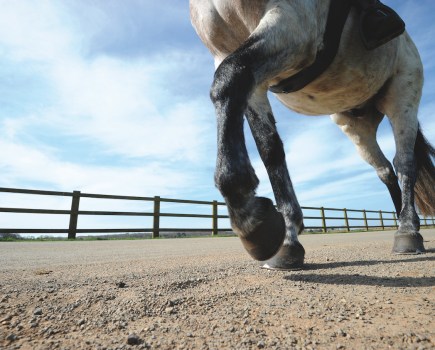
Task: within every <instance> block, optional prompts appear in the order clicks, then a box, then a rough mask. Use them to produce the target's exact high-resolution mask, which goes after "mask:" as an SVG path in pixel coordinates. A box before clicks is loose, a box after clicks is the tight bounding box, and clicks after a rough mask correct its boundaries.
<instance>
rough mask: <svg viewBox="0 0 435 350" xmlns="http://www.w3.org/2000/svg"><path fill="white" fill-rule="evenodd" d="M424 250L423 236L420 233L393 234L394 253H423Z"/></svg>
mask: <svg viewBox="0 0 435 350" xmlns="http://www.w3.org/2000/svg"><path fill="white" fill-rule="evenodd" d="M425 252H426V249H425V248H424V244H423V237H422V236H421V234H420V233H418V232H417V233H416V234H410V233H401V232H397V233H396V234H395V235H394V246H393V253H394V254H423V253H425Z"/></svg>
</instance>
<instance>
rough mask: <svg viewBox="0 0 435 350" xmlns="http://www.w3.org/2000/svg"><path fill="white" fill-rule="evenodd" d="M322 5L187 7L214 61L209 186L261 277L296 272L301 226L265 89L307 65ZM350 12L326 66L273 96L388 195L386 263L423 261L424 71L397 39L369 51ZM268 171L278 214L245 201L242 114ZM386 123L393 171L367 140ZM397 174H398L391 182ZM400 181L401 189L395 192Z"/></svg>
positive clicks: (432, 205)
mask: <svg viewBox="0 0 435 350" xmlns="http://www.w3.org/2000/svg"><path fill="white" fill-rule="evenodd" d="M329 3H330V1H327V0H190V12H191V21H192V24H193V26H194V28H195V30H196V31H197V33H198V35H199V37H200V38H201V40H202V41H203V43H204V44H205V45H206V46H207V48H208V49H209V50H210V51H211V53H212V54H213V56H214V60H215V66H216V72H215V76H214V81H213V85H212V88H211V99H212V101H213V104H214V106H215V109H216V115H217V127H218V155H217V164H216V172H215V182H216V186H217V187H218V189H219V190H220V192H221V193H222V195H223V196H224V198H225V201H226V203H227V206H228V210H229V214H230V219H231V225H232V228H233V230H234V231H235V232H236V233H237V234H238V235H239V237H240V238H241V241H242V243H243V244H244V246H245V248H246V249H247V251H248V252H249V253H250V255H251V256H252V257H253V258H255V259H257V260H262V261H264V260H268V259H269V260H268V261H266V264H265V267H269V268H276V269H291V268H297V267H301V266H302V264H303V261H304V255H305V251H304V248H303V247H302V245H301V244H300V243H299V240H298V235H299V234H300V233H301V232H302V230H303V227H304V225H303V216H302V211H301V208H300V206H299V203H298V201H297V199H296V195H295V193H294V190H293V186H292V182H291V180H290V176H289V173H288V170H287V167H286V163H285V154H284V150H283V145H282V142H281V139H280V137H279V136H278V133H277V129H276V126H275V120H274V117H273V114H272V110H271V107H270V104H269V101H268V98H267V91H268V89H269V88H270V87H271V86H272V87H273V86H275V85H277V84H279V83H280V82H281V81H283V80H284V79H286V78H288V77H290V76H292V75H294V74H295V73H297V72H299V71H301V70H302V69H303V68H305V67H307V66H309V65H310V64H311V63H312V62H313V61H314V60H315V57H316V54H317V53H318V52H319V50H321V48H322V45H323V34H324V31H325V26H326V19H327V15H328V9H329ZM356 23H357V14H356V13H355V10H354V9H352V10H351V11H350V14H349V17H348V18H347V20H346V23H345V25H344V30H343V34H342V37H341V41H340V46H339V49H338V53H337V55H336V57H335V59H334V60H333V62H332V64H331V65H330V66H329V68H328V69H327V70H326V71H325V72H324V73H323V74H321V75H320V76H319V77H317V78H316V79H315V80H314V81H313V82H311V83H310V84H308V85H307V86H305V87H304V88H302V89H301V90H299V91H295V92H292V93H288V94H286V93H276V94H275V96H276V97H277V98H278V99H279V100H280V101H281V102H282V103H283V104H284V105H285V106H287V107H288V108H290V109H292V110H294V111H296V112H299V113H303V114H307V115H324V114H329V115H331V119H332V121H333V122H335V123H336V124H337V125H338V126H339V127H340V129H341V130H342V131H343V132H344V133H345V134H346V135H347V136H348V137H349V138H350V139H351V140H352V142H353V143H354V144H355V146H356V148H357V151H358V153H359V154H360V156H361V157H362V158H363V159H364V160H365V161H367V162H368V163H369V164H370V165H372V166H373V167H374V168H375V170H376V172H377V174H378V175H379V177H380V179H381V180H382V182H384V183H385V185H386V186H387V188H388V190H389V192H390V194H391V197H392V200H393V202H394V206H395V208H396V210H397V212H398V213H400V225H399V229H398V231H397V232H396V234H395V240H394V246H393V252H394V253H414V254H415V253H421V252H424V246H423V238H422V236H421V235H420V233H419V229H420V224H419V218H418V216H417V213H416V210H415V207H414V200H415V201H416V204H417V205H418V207H419V209H420V211H421V212H422V213H423V214H426V215H433V214H434V213H435V198H434V191H435V171H434V165H433V161H432V157H433V156H434V154H435V152H434V149H433V148H432V146H431V145H430V144H429V142H427V140H426V139H425V138H424V136H423V135H422V133H421V131H420V127H419V123H418V120H417V110H418V106H419V102H420V97H421V90H422V85H423V68H422V64H421V61H420V57H419V54H418V52H417V49H416V47H415V46H414V43H413V42H412V40H411V38H410V37H409V35H408V34H407V33H406V32H405V33H404V34H402V35H401V36H399V37H397V38H396V39H394V40H392V41H390V42H388V43H386V44H385V45H383V46H380V47H378V48H376V49H374V50H371V51H368V50H367V49H366V48H365V47H364V46H363V44H362V42H361V40H360V38H359V35H358V34H359V33H358V29H357V24H356ZM244 115H245V116H246V119H247V121H248V123H249V126H250V128H251V131H252V134H253V136H254V139H255V142H256V145H257V147H258V150H259V153H260V156H261V158H262V160H263V162H264V164H265V167H266V169H267V172H268V175H269V178H270V181H271V184H272V188H273V191H274V195H275V199H276V204H277V209H278V211H277V210H276V209H275V207H274V205H273V203H272V201H271V200H269V199H267V198H261V197H256V196H255V189H256V187H257V185H258V179H257V177H256V175H255V172H254V169H253V168H252V166H251V163H250V161H249V157H248V154H247V150H246V146H245V140H244V135H243V116H244ZM384 115H386V116H387V117H388V118H389V120H390V123H391V125H392V129H393V133H394V138H395V143H396V156H395V158H394V162H393V164H394V167H395V171H396V172H395V171H394V169H393V167H392V165H391V163H390V162H389V161H388V160H387V159H386V157H385V156H384V154H383V153H382V151H381V149H380V148H379V145H378V143H377V141H376V130H377V127H378V125H379V123H380V122H381V120H382V119H383V117H384ZM396 174H397V175H396ZM399 183H400V186H399Z"/></svg>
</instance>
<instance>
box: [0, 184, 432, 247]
mask: <svg viewBox="0 0 435 350" xmlns="http://www.w3.org/2000/svg"><path fill="white" fill-rule="evenodd" d="M0 193H14V194H27V195H40V196H58V197H59V196H62V197H71V209H69V210H61V209H29V208H10V207H0V213H1V212H3V213H15V214H45V215H48V214H49V215H68V216H69V227H68V229H67V228H60V229H52V228H47V229H44V228H42V229H41V228H38V229H36V228H0V233H17V234H20V233H25V234H68V239H75V238H76V235H77V234H83V233H88V234H95V233H100V234H104V233H150V234H151V237H152V238H157V237H159V236H160V233H162V232H183V233H185V232H188V233H194V232H197V233H199V232H210V233H211V234H212V235H218V234H219V232H231V228H229V227H225V228H221V227H220V225H219V221H220V220H226V222H228V215H227V214H225V215H219V209H220V208H221V209H223V210H225V211H226V207H225V203H224V202H218V201H196V200H183V199H169V198H161V197H159V196H155V197H138V196H117V195H105V194H91V193H82V192H80V191H73V192H58V191H40V190H28V189H16V188H4V187H0ZM82 198H97V199H114V200H127V201H139V202H152V203H153V211H152V212H151V211H149V212H143V211H87V210H80V199H82ZM162 203H181V204H192V205H201V206H203V205H204V206H208V207H209V210H210V211H209V214H183V213H166V212H162V210H161V204H162ZM302 210H303V212H304V222H305V230H306V231H307V232H328V231H338V230H341V231H346V232H349V231H352V230H366V231H368V230H379V229H380V230H385V229H390V228H396V227H397V225H398V219H397V216H396V213H395V212H393V211H391V212H388V211H382V210H378V211H374V210H355V209H337V208H324V207H320V208H317V207H302ZM313 212H314V215H313V214H310V213H313ZM315 213H318V215H315ZM337 213H338V214H337ZM85 215H90V216H130V217H132V216H136V217H152V227H148V228H100V229H98V228H97V229H95V228H78V221H79V217H80V216H85ZM163 217H170V218H191V219H199V218H202V219H209V220H210V226H209V227H207V228H162V227H160V219H161V218H163ZM227 225H228V226H229V224H227ZM434 225H435V222H434V217H423V218H421V226H422V227H429V226H434Z"/></svg>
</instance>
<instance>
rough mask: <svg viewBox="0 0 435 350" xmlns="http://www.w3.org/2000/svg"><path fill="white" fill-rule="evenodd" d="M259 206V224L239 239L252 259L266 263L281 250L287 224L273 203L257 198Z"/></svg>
mask: <svg viewBox="0 0 435 350" xmlns="http://www.w3.org/2000/svg"><path fill="white" fill-rule="evenodd" d="M257 205H258V206H259V207H261V210H259V211H257V214H259V217H257V219H259V220H258V222H259V223H258V224H257V225H256V226H255V227H254V228H253V229H251V230H250V231H249V232H248V233H247V234H244V235H239V237H240V240H241V241H242V243H243V246H244V247H245V249H246V251H247V252H248V253H249V255H250V256H251V257H253V258H254V259H255V260H259V261H264V260H267V259H270V258H271V257H272V256H274V255H275V254H276V252H277V251H278V250H279V248H281V246H282V243H283V242H284V238H285V222H284V218H283V217H282V214H281V213H280V212H278V211H277V210H276V209H275V207H274V205H273V203H272V201H270V200H267V199H266V198H257ZM257 209H258V207H257Z"/></svg>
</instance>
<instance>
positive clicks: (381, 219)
mask: <svg viewBox="0 0 435 350" xmlns="http://www.w3.org/2000/svg"><path fill="white" fill-rule="evenodd" d="M379 221H380V222H381V227H382V229H383V230H385V227H384V218H383V217H382V210H379Z"/></svg>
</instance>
